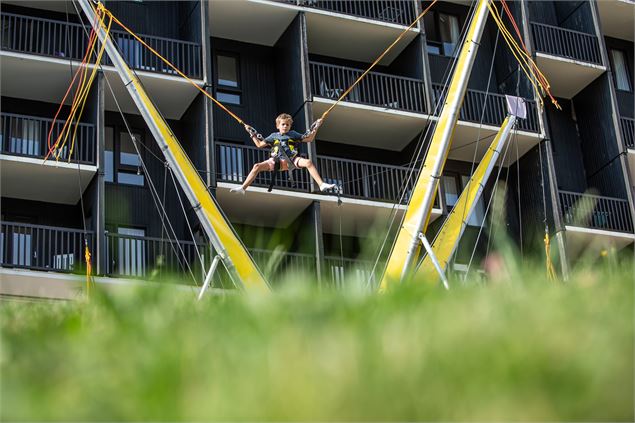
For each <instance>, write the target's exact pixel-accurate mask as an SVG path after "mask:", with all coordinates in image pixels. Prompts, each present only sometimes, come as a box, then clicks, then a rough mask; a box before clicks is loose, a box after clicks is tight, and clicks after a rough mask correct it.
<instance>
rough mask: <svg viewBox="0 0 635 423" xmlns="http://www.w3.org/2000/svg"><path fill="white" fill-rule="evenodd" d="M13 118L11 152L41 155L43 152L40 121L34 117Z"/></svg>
mask: <svg viewBox="0 0 635 423" xmlns="http://www.w3.org/2000/svg"><path fill="white" fill-rule="evenodd" d="M11 120H12V121H13V125H12V126H13V127H12V128H11V139H10V142H9V152H11V153H15V154H24V155H27V156H39V155H40V154H41V151H40V140H41V139H42V137H41V136H42V133H41V131H40V129H41V126H40V122H39V121H37V120H32V119H11Z"/></svg>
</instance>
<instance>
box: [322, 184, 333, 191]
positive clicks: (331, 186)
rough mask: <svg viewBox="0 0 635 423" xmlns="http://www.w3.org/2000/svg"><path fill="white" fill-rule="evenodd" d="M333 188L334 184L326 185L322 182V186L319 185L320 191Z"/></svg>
mask: <svg viewBox="0 0 635 423" xmlns="http://www.w3.org/2000/svg"><path fill="white" fill-rule="evenodd" d="M333 188H335V184H327V183H326V182H322V184H321V185H320V191H327V190H329V189H333Z"/></svg>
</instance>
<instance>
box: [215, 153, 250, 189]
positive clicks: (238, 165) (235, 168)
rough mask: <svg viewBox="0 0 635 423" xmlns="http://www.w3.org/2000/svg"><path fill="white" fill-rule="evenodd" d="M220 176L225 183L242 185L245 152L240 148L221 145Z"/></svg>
mask: <svg viewBox="0 0 635 423" xmlns="http://www.w3.org/2000/svg"><path fill="white" fill-rule="evenodd" d="M219 158H220V174H221V179H222V180H224V181H231V182H238V183H242V181H243V179H244V175H245V174H244V172H243V150H242V148H240V147H239V146H231V145H221V146H220V149H219Z"/></svg>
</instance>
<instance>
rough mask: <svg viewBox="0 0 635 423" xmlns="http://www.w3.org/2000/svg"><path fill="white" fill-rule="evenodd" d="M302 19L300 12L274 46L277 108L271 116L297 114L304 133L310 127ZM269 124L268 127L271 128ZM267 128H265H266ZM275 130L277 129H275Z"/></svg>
mask: <svg viewBox="0 0 635 423" xmlns="http://www.w3.org/2000/svg"><path fill="white" fill-rule="evenodd" d="M301 26H302V18H301V16H300V15H297V16H296V18H295V19H294V20H293V22H291V24H290V25H289V27H288V28H287V30H286V31H285V32H284V33H283V34H282V35H281V36H280V38H279V39H278V42H277V43H276V44H275V46H274V55H275V58H276V60H275V61H274V71H275V87H276V93H277V96H276V100H277V101H276V108H277V111H276V113H274V115H272V116H270V117H269V119H270V120H273V119H274V118H275V116H276V115H278V114H279V113H282V112H286V113H289V114H291V115H295V117H294V123H293V126H294V127H295V129H296V130H297V131H299V132H303V131H304V130H305V128H306V126H307V123H306V121H305V118H304V113H301V112H300V110H303V109H302V107H303V105H304V101H305V98H304V90H303V84H302V71H303V69H302V44H301V41H302V38H301V35H302V27H301ZM271 125H272V124H271V123H268V126H267V127H271ZM263 130H264V129H263ZM272 131H273V129H272Z"/></svg>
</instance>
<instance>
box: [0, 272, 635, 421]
mask: <svg viewBox="0 0 635 423" xmlns="http://www.w3.org/2000/svg"><path fill="white" fill-rule="evenodd" d="M620 267H621V268H626V267H630V266H624V265H622V266H613V270H609V269H605V268H603V267H601V266H600V268H599V269H598V268H597V267H596V268H595V269H594V268H586V269H584V270H579V271H578V272H577V273H576V274H574V275H573V276H572V278H571V281H570V282H568V283H566V284H564V283H562V282H558V283H552V282H548V281H546V280H545V279H544V275H543V272H542V269H540V272H536V273H529V274H528V273H523V274H517V273H514V274H513V275H512V276H510V277H509V279H510V280H509V281H503V282H499V283H496V284H493V283H490V284H487V285H485V284H477V283H473V284H467V285H463V286H458V285H457V284H456V283H455V284H454V288H453V289H452V290H451V291H449V292H446V291H443V290H442V289H440V288H437V287H434V288H431V287H421V286H416V287H411V286H409V287H401V288H400V289H397V290H394V291H392V292H389V293H387V294H383V295H378V294H369V293H363V292H360V291H356V290H353V289H351V290H349V291H346V292H342V291H339V292H333V291H328V290H323V291H321V292H316V291H315V290H312V289H308V288H306V287H303V286H301V285H300V283H299V282H298V279H293V280H291V281H288V282H287V283H286V284H285V285H283V286H280V287H279V288H278V290H277V292H276V293H275V294H273V295H268V296H262V297H254V296H249V295H232V296H226V297H211V296H210V297H209V298H206V299H205V300H203V301H201V302H196V301H195V297H194V295H190V294H188V293H175V290H174V289H169V288H168V289H158V288H157V289H151V290H148V289H146V290H141V291H128V292H126V293H121V294H118V295H113V294H108V295H106V294H99V293H95V295H93V297H92V299H91V301H89V302H69V303H14V302H4V303H2V306H1V310H0V316H1V319H2V343H1V350H0V352H1V360H2V364H1V371H2V373H1V388H2V392H1V400H0V408H1V411H0V417H1V418H2V419H3V420H65V421H66V420H82V421H95V420H108V421H120V420H170V421H174V420H188V421H194V420H197V421H201V420H225V421H226V420H250V421H253V420H278V421H280V420H321V421H324V420H338V421H349V420H391V421H395V420H398V421H404V420H479V421H484V420H496V421H508V420H522V421H563V420H564V421H587V420H588V421H607V420H608V421H618V420H620V421H633V419H634V415H633V396H634V392H633V372H634V369H633V356H634V354H633V353H634V351H633V341H634V340H633V336H634V335H633V332H634V328H633V276H632V268H628V269H625V270H624V271H623V272H619V271H617V270H615V269H616V268H620Z"/></svg>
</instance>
